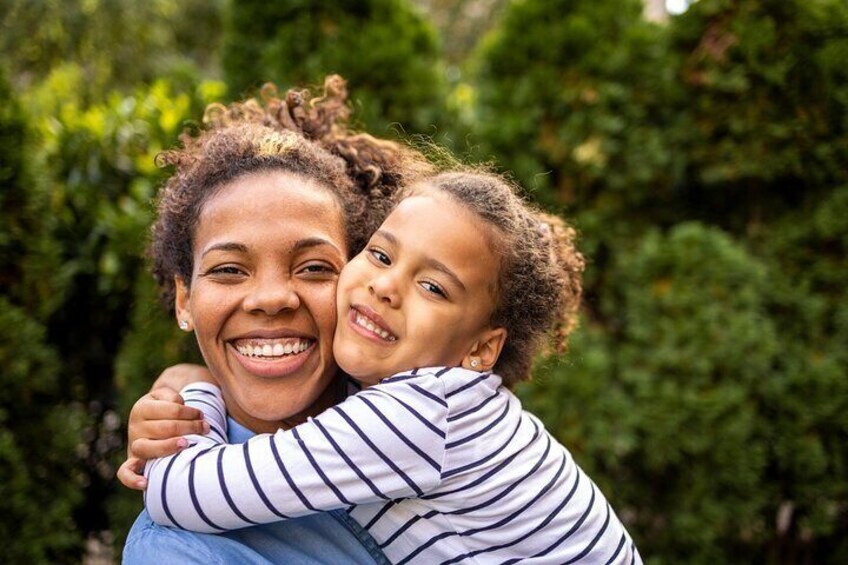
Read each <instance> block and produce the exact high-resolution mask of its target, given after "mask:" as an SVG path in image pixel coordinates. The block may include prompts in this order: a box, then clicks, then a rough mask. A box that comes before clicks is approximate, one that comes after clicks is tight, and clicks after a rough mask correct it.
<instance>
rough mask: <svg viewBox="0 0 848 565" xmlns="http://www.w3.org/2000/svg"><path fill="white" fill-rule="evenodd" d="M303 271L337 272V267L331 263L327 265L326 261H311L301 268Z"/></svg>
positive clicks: (315, 272)
mask: <svg viewBox="0 0 848 565" xmlns="http://www.w3.org/2000/svg"><path fill="white" fill-rule="evenodd" d="M300 272H301V273H306V274H318V275H321V274H335V273H336V269H334V268H333V267H331V266H330V265H326V264H324V263H311V264H309V265H306V266H305V267H303V268H302V269H301V270H300Z"/></svg>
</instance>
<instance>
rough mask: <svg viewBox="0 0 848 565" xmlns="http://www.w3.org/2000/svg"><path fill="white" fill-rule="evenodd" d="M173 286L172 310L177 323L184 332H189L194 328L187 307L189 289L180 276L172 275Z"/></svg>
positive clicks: (189, 296) (189, 309) (189, 294)
mask: <svg viewBox="0 0 848 565" xmlns="http://www.w3.org/2000/svg"><path fill="white" fill-rule="evenodd" d="M174 286H175V287H176V291H177V292H176V296H175V297H174V312H175V313H176V315H177V324H178V325H179V326H180V329H181V330H183V331H184V332H190V331H192V330H193V329H194V323H193V322H192V320H191V308H189V302H190V298H191V291H190V289H189V287H188V285H187V284H186V283H185V282H184V281H183V279H182V278H181V277H177V276H175V277H174Z"/></svg>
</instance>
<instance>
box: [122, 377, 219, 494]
mask: <svg viewBox="0 0 848 565" xmlns="http://www.w3.org/2000/svg"><path fill="white" fill-rule="evenodd" d="M198 381H206V382H212V383H215V380H214V379H213V378H212V375H211V374H210V373H209V371H208V370H207V369H206V367H201V366H199V365H189V364H181V365H174V366H173V367H169V368H167V369H165V370H164V371H163V372H162V374H161V375H159V378H158V379H156V382H155V383H154V384H153V389H152V390H151V391H150V392H149V393H147V394H145V395H144V396H142V397H141V398H140V399H139V400H138V401H136V403H135V404H134V405H133V408H132V410H131V411H130V418H129V425H128V436H129V438H128V442H127V446H128V447H127V460H126V461H125V462H124V463H123V464H122V465H121V466H120V468H119V469H118V472H117V477H118V480H120V481H121V483H122V484H123V485H124V486H126V487H127V488H131V489H135V490H144V488H145V487H146V486H147V481H146V479H145V478H144V477H143V476H142V475H141V473H142V471H143V470H144V463H145V461H146V460H147V459H152V458H155V457H165V456H167V455H172V454H174V453H176V452H177V451H179V450H181V449H183V448H185V447H186V446H187V445H188V441H187V440H186V439H185V438H184V437H183V436H186V435H190V434H205V433H208V432H209V424H207V423H206V422H205V421H203V415H202V413H201V412H200V411H199V410H197V409H195V408H189V407H187V406H185V405H184V404H183V399H182V397H181V396H180V395H179V393H178V392H177V390H179V389H182V388H183V387H184V386H186V385H187V384H190V383H193V382H198ZM215 384H217V383H215Z"/></svg>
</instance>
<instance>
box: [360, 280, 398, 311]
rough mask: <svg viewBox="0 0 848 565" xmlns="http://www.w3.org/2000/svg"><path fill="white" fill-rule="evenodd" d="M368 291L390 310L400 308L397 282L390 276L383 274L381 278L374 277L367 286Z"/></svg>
mask: <svg viewBox="0 0 848 565" xmlns="http://www.w3.org/2000/svg"><path fill="white" fill-rule="evenodd" d="M368 290H369V291H370V292H371V295H372V296H374V297H376V298H377V300H379V301H380V302H383V303H385V304H388V305H389V306H391V307H392V308H397V307H398V306H400V302H401V299H400V292H398V286H397V281H395V279H394V277H393V276H392V274H390V273H384V274H382V275H381V276H378V277H374V278H373V279H371V283H370V284H369V285H368Z"/></svg>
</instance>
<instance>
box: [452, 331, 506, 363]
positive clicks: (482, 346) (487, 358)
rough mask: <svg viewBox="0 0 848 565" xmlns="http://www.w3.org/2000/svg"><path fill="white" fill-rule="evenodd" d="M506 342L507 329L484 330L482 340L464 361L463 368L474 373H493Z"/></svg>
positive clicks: (479, 340)
mask: <svg viewBox="0 0 848 565" xmlns="http://www.w3.org/2000/svg"><path fill="white" fill-rule="evenodd" d="M505 342H506V329H505V328H490V329H488V330H484V331H483V333H482V334H481V335H480V338H479V339H478V340H477V342H476V343H475V344H474V346H473V347H472V348H471V350H470V351H469V352H468V354H467V355H466V356H465V357H464V358H463V359H462V366H463V367H465V368H466V369H471V370H472V371H491V370H492V367H494V366H495V363H497V362H498V357H500V355H501V350H502V349H503V346H504V343H505Z"/></svg>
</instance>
